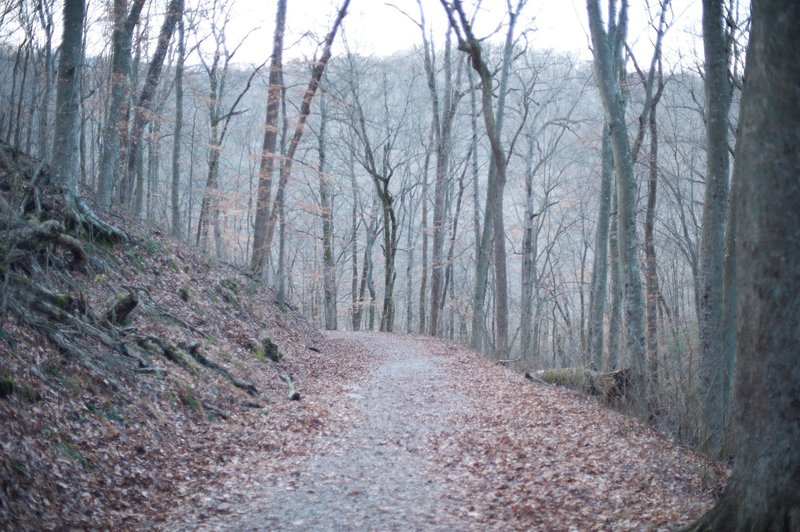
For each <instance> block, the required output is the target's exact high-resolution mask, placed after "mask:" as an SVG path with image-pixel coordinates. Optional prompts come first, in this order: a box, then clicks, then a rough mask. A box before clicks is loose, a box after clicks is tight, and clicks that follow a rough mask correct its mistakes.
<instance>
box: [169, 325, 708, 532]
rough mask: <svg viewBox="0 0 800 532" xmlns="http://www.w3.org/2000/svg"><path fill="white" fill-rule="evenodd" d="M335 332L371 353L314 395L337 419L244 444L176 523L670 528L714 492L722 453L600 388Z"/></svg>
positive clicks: (387, 337)
mask: <svg viewBox="0 0 800 532" xmlns="http://www.w3.org/2000/svg"><path fill="white" fill-rule="evenodd" d="M326 336H327V337H328V339H329V340H330V342H329V343H330V345H331V346H333V348H332V352H331V353H328V354H326V355H329V356H337V357H348V356H362V357H369V358H370V360H371V362H372V364H371V367H372V370H371V371H369V372H368V374H367V375H352V376H350V377H349V380H348V376H347V375H339V376H338V377H337V379H338V382H339V384H338V385H337V386H335V387H334V388H335V389H334V390H332V391H330V390H329V391H328V392H325V391H323V392H321V393H320V395H319V396H318V398H317V399H316V400H319V401H320V402H324V403H325V405H326V408H328V409H329V417H330V419H331V420H334V421H333V422H332V423H331V424H330V427H329V428H327V429H326V430H323V431H322V432H321V433H320V434H319V435H317V436H315V437H313V438H308V441H307V442H304V444H302V445H299V446H298V447H297V448H296V449H292V448H291V446H286V448H281V449H280V452H272V453H258V452H255V453H253V452H251V453H243V454H241V457H239V456H234V457H233V458H232V460H231V462H230V463H231V464H233V466H234V467H233V468H232V469H234V471H233V473H231V471H230V469H231V468H230V467H228V466H227V465H226V466H225V469H226V471H225V474H226V475H230V476H231V478H230V480H228V481H226V483H225V485H226V486H227V488H226V489H224V490H222V492H218V491H215V492H214V494H213V496H212V497H207V498H206V499H205V503H204V505H203V506H204V507H203V508H199V509H198V508H196V509H195V510H194V511H193V512H191V514H190V513H187V512H176V514H174V515H172V516H170V518H169V520H168V522H167V523H166V526H165V528H166V529H176V528H192V529H203V530H219V529H223V530H298V531H299V530H303V531H305V530H532V529H536V530H542V529H547V530H549V529H593V530H611V529H613V530H635V529H640V528H642V527H644V528H647V529H671V528H672V527H674V526H675V525H677V524H680V523H681V522H686V521H688V520H690V519H692V518H693V517H696V516H698V515H700V514H702V513H703V512H704V511H705V510H706V509H707V508H708V507H709V505H710V504H711V503H712V500H713V499H712V497H711V496H710V489H711V488H712V487H713V486H716V485H717V483H716V482H715V481H714V478H711V477H712V476H713V474H714V469H713V466H709V464H708V462H706V461H705V460H704V459H703V458H702V457H701V456H700V455H698V454H697V453H692V452H688V451H686V450H685V449H682V448H680V447H678V446H676V445H674V444H672V443H670V442H668V441H667V440H665V439H663V438H662V437H660V436H658V435H657V434H655V433H653V432H652V431H651V430H650V429H649V428H647V427H646V425H644V424H642V423H640V422H638V421H636V420H633V419H631V418H628V417H626V416H623V415H622V414H619V413H616V412H613V411H611V410H608V409H606V408H603V407H602V406H600V405H598V404H597V402H596V401H595V400H594V399H591V398H586V397H582V396H581V395H580V394H577V393H575V392H571V391H568V390H563V389H558V388H553V387H547V386H541V385H538V384H532V383H530V382H529V381H526V380H525V379H524V378H523V377H522V376H521V375H519V374H515V373H513V372H511V371H509V370H506V369H504V368H501V367H499V366H497V365H496V364H493V363H491V362H489V361H487V360H486V359H485V358H483V357H481V356H480V355H477V354H476V353H474V352H472V351H470V350H468V349H466V348H464V347H461V346H457V345H455V344H453V343H451V342H446V341H442V340H438V339H433V338H426V337H415V336H401V335H391V334H378V333H342V332H339V333H328V334H326ZM306 397H307V399H304V401H309V402H310V401H314V400H315V399H313V398H312V395H311V394H309V395H307V396H306Z"/></svg>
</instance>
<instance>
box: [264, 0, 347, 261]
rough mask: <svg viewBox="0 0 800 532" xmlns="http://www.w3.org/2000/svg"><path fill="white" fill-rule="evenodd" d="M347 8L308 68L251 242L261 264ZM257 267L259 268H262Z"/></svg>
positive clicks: (339, 12)
mask: <svg viewBox="0 0 800 532" xmlns="http://www.w3.org/2000/svg"><path fill="white" fill-rule="evenodd" d="M349 5H350V0H344V2H343V3H342V6H341V7H340V8H339V11H338V12H337V15H336V20H334V22H333V27H332V28H331V31H330V32H329V33H328V34H327V35H326V36H325V41H324V43H323V50H322V56H321V57H320V58H319V60H318V61H316V62H315V63H314V66H313V68H312V69H311V79H309V81H308V87H306V91H305V93H304V94H303V99H302V100H301V102H300V112H299V114H298V117H297V122H296V123H295V128H294V134H293V135H292V138H291V140H290V141H289V149H288V151H287V153H286V156H285V157H284V158H283V163H282V164H281V172H280V178H279V180H278V189H277V191H276V192H275V200H274V201H273V203H272V208H271V210H270V212H269V216H268V217H267V220H266V222H265V223H266V227H265V228H264V236H263V238H260V239H259V238H256V239H254V240H253V246H254V248H253V255H254V256H255V255H256V254H257V252H256V247H259V248H260V251H258V254H259V256H260V257H262V259H261V261H262V264H263V260H264V259H263V258H264V257H267V256H269V254H270V249H271V248H272V239H273V237H274V233H275V225H276V224H277V221H278V213H279V212H280V208H279V205H280V204H281V202H283V201H284V197H285V194H286V186H287V184H288V183H289V178H290V177H291V175H292V165H293V163H294V156H295V153H296V152H297V148H298V147H299V146H300V140H301V139H302V138H303V132H304V130H305V125H306V121H307V120H308V115H309V114H311V102H312V101H313V100H314V96H315V95H316V93H317V89H318V88H319V84H320V80H321V79H322V74H323V73H324V72H325V67H326V66H327V64H328V61H329V60H330V58H331V48H332V46H333V40H334V39H335V38H336V33H337V31H338V30H339V27H340V26H341V25H342V21H343V20H344V17H345V15H346V14H347V8H348V6H349ZM265 135H266V133H265ZM270 184H271V183H270ZM259 188H260V183H259ZM259 194H261V193H259ZM256 216H258V213H256ZM257 266H259V265H257ZM261 267H263V265H262V266H261Z"/></svg>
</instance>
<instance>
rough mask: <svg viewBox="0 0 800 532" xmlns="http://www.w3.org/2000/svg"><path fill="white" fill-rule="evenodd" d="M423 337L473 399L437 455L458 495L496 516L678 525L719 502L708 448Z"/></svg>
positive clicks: (526, 526)
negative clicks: (689, 445)
mask: <svg viewBox="0 0 800 532" xmlns="http://www.w3.org/2000/svg"><path fill="white" fill-rule="evenodd" d="M424 341H425V342H426V344H427V345H428V346H429V347H430V350H431V352H432V353H433V354H435V355H437V356H440V357H441V360H442V363H443V364H445V365H446V367H447V368H448V374H449V375H451V376H452V386H453V387H454V388H455V389H457V390H459V391H460V392H461V393H463V394H464V395H466V396H468V397H469V398H470V400H471V413H470V414H469V415H467V416H466V417H465V419H463V420H461V424H462V426H463V427H464V430H463V431H461V432H460V433H459V434H455V435H453V436H452V437H451V438H448V439H447V440H446V441H442V442H441V443H440V446H439V450H438V451H439V452H438V456H439V460H440V461H441V462H442V463H444V464H445V466H446V468H447V470H448V471H451V474H452V475H453V476H454V477H456V478H457V479H458V482H454V484H455V485H459V486H462V487H463V489H462V490H461V491H460V493H454V498H455V499H458V500H460V501H469V506H468V508H467V510H468V511H471V512H473V513H475V514H478V515H480V516H482V517H483V518H484V519H485V523H486V525H487V526H492V527H493V528H500V529H520V530H531V529H540V530H541V529H559V530H566V529H570V530H605V529H608V530H611V529H613V530H637V529H642V528H645V529H664V530H669V529H672V528H674V527H675V526H676V525H679V524H681V523H685V522H687V521H690V520H692V519H694V518H697V517H699V516H700V515H701V514H702V513H703V512H705V511H706V510H708V509H709V508H710V506H711V505H712V503H713V497H714V493H716V492H717V491H718V490H719V489H720V486H721V483H722V482H723V480H724V476H725V474H726V472H725V470H724V469H723V468H722V467H720V466H719V465H717V464H715V463H712V462H711V461H709V460H708V459H707V458H705V457H704V456H703V455H701V454H700V453H697V452H693V451H690V450H687V449H685V448H682V447H680V446H678V445H676V444H674V443H672V442H670V441H668V440H667V439H665V438H664V437H663V436H661V435H659V434H656V433H655V432H653V431H652V430H651V429H650V428H649V427H648V426H647V425H646V424H645V423H643V422H641V421H638V420H636V419H633V418H631V417H628V416H625V415H623V414H621V413H618V412H615V411H612V410H610V409H608V408H606V407H604V406H602V405H600V404H598V403H597V401H596V400H595V399H593V398H589V397H584V396H581V395H580V394H578V393H576V392H572V391H569V390H565V389H561V388H557V387H550V386H547V385H540V384H538V383H531V382H529V381H527V380H525V379H524V378H523V377H522V376H521V375H519V374H516V373H513V372H511V371H510V370H507V369H504V368H502V367H500V366H498V365H497V364H494V363H492V362H490V361H488V360H486V359H485V358H483V357H481V356H480V355H477V354H475V353H473V352H471V351H469V350H467V349H465V348H463V347H460V346H456V345H454V344H452V343H449V342H444V341H440V340H434V339H427V340H424ZM477 493H482V494H484V496H483V497H475V496H474V494H477Z"/></svg>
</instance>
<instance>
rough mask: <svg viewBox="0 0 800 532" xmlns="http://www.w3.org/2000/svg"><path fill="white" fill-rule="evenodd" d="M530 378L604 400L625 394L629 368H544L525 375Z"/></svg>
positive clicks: (629, 376) (628, 380) (629, 373)
mask: <svg viewBox="0 0 800 532" xmlns="http://www.w3.org/2000/svg"><path fill="white" fill-rule="evenodd" d="M525 376H526V377H527V378H528V379H530V380H537V381H542V382H545V383H547V384H555V385H557V386H564V387H566V388H572V389H575V390H580V391H582V392H584V393H587V394H589V395H596V396H600V397H602V398H603V399H605V400H607V401H608V400H612V399H622V398H623V397H625V396H627V394H628V389H629V388H630V382H631V370H630V368H625V369H620V370H617V371H608V372H600V371H592V370H590V369H587V368H581V367H577V368H556V369H545V370H540V371H537V372H535V373H534V374H530V373H528V374H526V375H525Z"/></svg>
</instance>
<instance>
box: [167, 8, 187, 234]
mask: <svg viewBox="0 0 800 532" xmlns="http://www.w3.org/2000/svg"><path fill="white" fill-rule="evenodd" d="M185 61H186V34H185V31H184V26H183V17H181V19H180V20H179V21H178V59H177V63H176V65H175V131H174V133H173V135H174V137H173V145H172V186H171V188H170V207H171V212H172V236H174V237H175V238H180V237H181V233H182V231H181V211H180V203H179V199H180V198H179V191H180V181H181V175H180V169H181V167H180V161H181V135H182V134H183V70H184V63H185ZM190 179H191V176H190Z"/></svg>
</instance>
